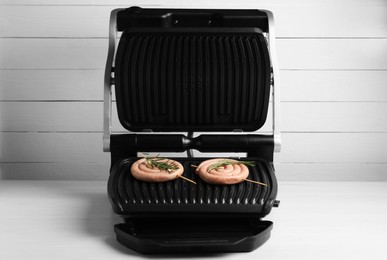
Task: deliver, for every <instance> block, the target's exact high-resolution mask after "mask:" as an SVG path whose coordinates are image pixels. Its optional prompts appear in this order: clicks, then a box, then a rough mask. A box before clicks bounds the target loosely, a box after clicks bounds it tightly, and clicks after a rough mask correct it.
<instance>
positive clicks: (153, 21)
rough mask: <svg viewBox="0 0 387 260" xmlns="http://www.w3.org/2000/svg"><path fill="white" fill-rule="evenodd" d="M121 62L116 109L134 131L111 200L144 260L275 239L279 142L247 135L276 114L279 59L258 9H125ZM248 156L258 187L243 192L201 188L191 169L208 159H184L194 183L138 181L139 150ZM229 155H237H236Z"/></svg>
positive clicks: (115, 151)
mask: <svg viewBox="0 0 387 260" xmlns="http://www.w3.org/2000/svg"><path fill="white" fill-rule="evenodd" d="M116 22H117V30H118V31H120V32H122V35H121V37H120V41H119V44H118V49H117V52H116V55H115V67H114V68H112V70H111V71H112V72H114V79H112V84H113V85H115V93H116V105H117V111H118V117H119V120H120V123H121V125H122V126H123V127H124V128H126V129H127V130H129V131H132V132H143V131H147V132H148V131H149V130H151V131H153V132H163V133H162V134H138V133H132V134H114V135H111V140H110V151H111V162H112V163H111V169H110V176H109V182H108V194H109V198H110V200H111V203H112V206H113V210H114V211H115V212H116V213H117V214H119V215H121V216H122V217H123V219H124V220H125V223H122V224H117V225H116V226H115V232H116V235H117V240H118V241H119V242H121V243H122V244H124V245H126V246H128V247H129V248H131V249H133V250H135V251H138V252H141V253H144V254H153V253H187V252H188V253H201V252H241V251H251V250H254V249H256V248H257V247H259V246H260V245H262V244H263V243H264V242H265V241H266V240H267V239H268V238H269V237H270V232H271V229H272V222H270V221H263V220H262V218H263V217H265V216H266V215H267V214H269V213H270V211H271V209H272V207H273V205H274V204H275V199H276V195H277V180H276V177H275V172H274V167H273V152H274V141H273V140H274V138H273V136H272V135H258V134H227V133H225V134H220V135H219V134H218V135H215V134H212V135H210V134H202V135H200V136H198V137H192V135H191V134H190V135H189V136H185V135H182V134H170V133H167V132H190V133H192V132H214V131H219V132H235V131H238V132H241V131H243V132H246V131H247V132H249V131H255V130H258V129H259V128H261V127H262V126H263V125H264V123H265V121H266V117H267V111H268V105H269V98H270V84H271V76H272V69H271V61H270V55H269V50H268V45H267V41H266V38H265V34H266V33H268V30H269V26H268V16H267V14H266V13H265V12H262V11H259V10H217V9H213V10H206V9H191V10H188V9H142V8H139V7H131V8H128V9H125V10H121V11H119V12H118V13H117V17H116ZM189 149H196V150H199V151H201V152H219V153H221V152H226V153H227V152H246V153H247V158H240V160H253V161H254V162H255V164H256V166H255V167H250V168H249V170H250V175H249V178H250V179H251V180H255V181H260V182H264V183H267V184H268V186H260V185H257V184H253V183H250V182H247V181H244V182H241V183H239V184H235V185H212V184H208V183H205V182H204V181H202V180H201V179H200V178H199V177H198V176H197V175H196V173H195V171H194V169H193V168H192V167H191V164H195V165H198V164H199V163H200V162H201V161H203V160H205V159H207V158H175V159H176V160H178V161H180V162H181V163H182V164H183V165H184V176H185V177H187V178H191V179H193V180H194V181H195V182H197V185H194V184H192V183H189V182H187V181H184V180H183V179H180V178H179V179H176V180H173V181H169V182H166V183H146V182H142V181H138V180H136V179H135V178H134V177H133V176H132V174H131V172H130V166H131V164H132V163H133V162H134V161H135V160H137V159H139V158H138V157H137V153H138V152H184V151H187V150H189ZM226 157H227V156H226Z"/></svg>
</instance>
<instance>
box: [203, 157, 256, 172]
mask: <svg viewBox="0 0 387 260" xmlns="http://www.w3.org/2000/svg"><path fill="white" fill-rule="evenodd" d="M240 163H241V164H244V165H247V166H252V167H253V166H255V163H254V162H253V161H231V160H227V159H225V160H219V161H218V162H216V163H213V164H211V166H210V167H208V169H207V172H210V171H212V170H216V169H219V168H221V167H224V166H226V165H234V164H240Z"/></svg>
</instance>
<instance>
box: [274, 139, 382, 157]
mask: <svg viewBox="0 0 387 260" xmlns="http://www.w3.org/2000/svg"><path fill="white" fill-rule="evenodd" d="M275 158H276V159H275V160H277V161H278V162H320V163H322V162H329V163H335V162H341V163H385V162H387V134H386V133H283V134H282V151H281V152H280V153H279V154H275Z"/></svg>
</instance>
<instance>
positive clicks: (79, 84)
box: [0, 69, 387, 101]
mask: <svg viewBox="0 0 387 260" xmlns="http://www.w3.org/2000/svg"><path fill="white" fill-rule="evenodd" d="M103 76H104V70H102V69H98V70H50V69H48V70H0V93H1V96H0V98H1V100H57V101H67V100H73V101H82V100H84V101H87V100H93V101H95V100H100V101H101V100H102V94H103V92H102V87H103ZM280 77H281V100H283V101H387V88H386V87H385V84H383V83H384V82H387V71H342V70H340V71H321V70H314V71H308V70H301V71H299V70H282V71H281V72H280ZM113 93H114V92H113Z"/></svg>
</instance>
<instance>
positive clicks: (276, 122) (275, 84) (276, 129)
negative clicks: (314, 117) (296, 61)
mask: <svg viewBox="0 0 387 260" xmlns="http://www.w3.org/2000/svg"><path fill="white" fill-rule="evenodd" d="M262 11H264V12H265V13H266V14H267V16H268V19H269V33H268V35H269V37H268V38H269V39H268V41H269V51H270V60H271V66H272V70H273V71H272V73H273V80H272V84H271V85H272V90H273V91H272V95H273V101H272V106H273V136H274V152H280V151H281V128H280V127H281V117H280V113H281V111H280V105H281V103H280V102H281V100H280V77H279V67H278V60H277V52H276V48H275V30H274V27H275V26H274V17H273V13H272V12H270V11H267V10H262Z"/></svg>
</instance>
